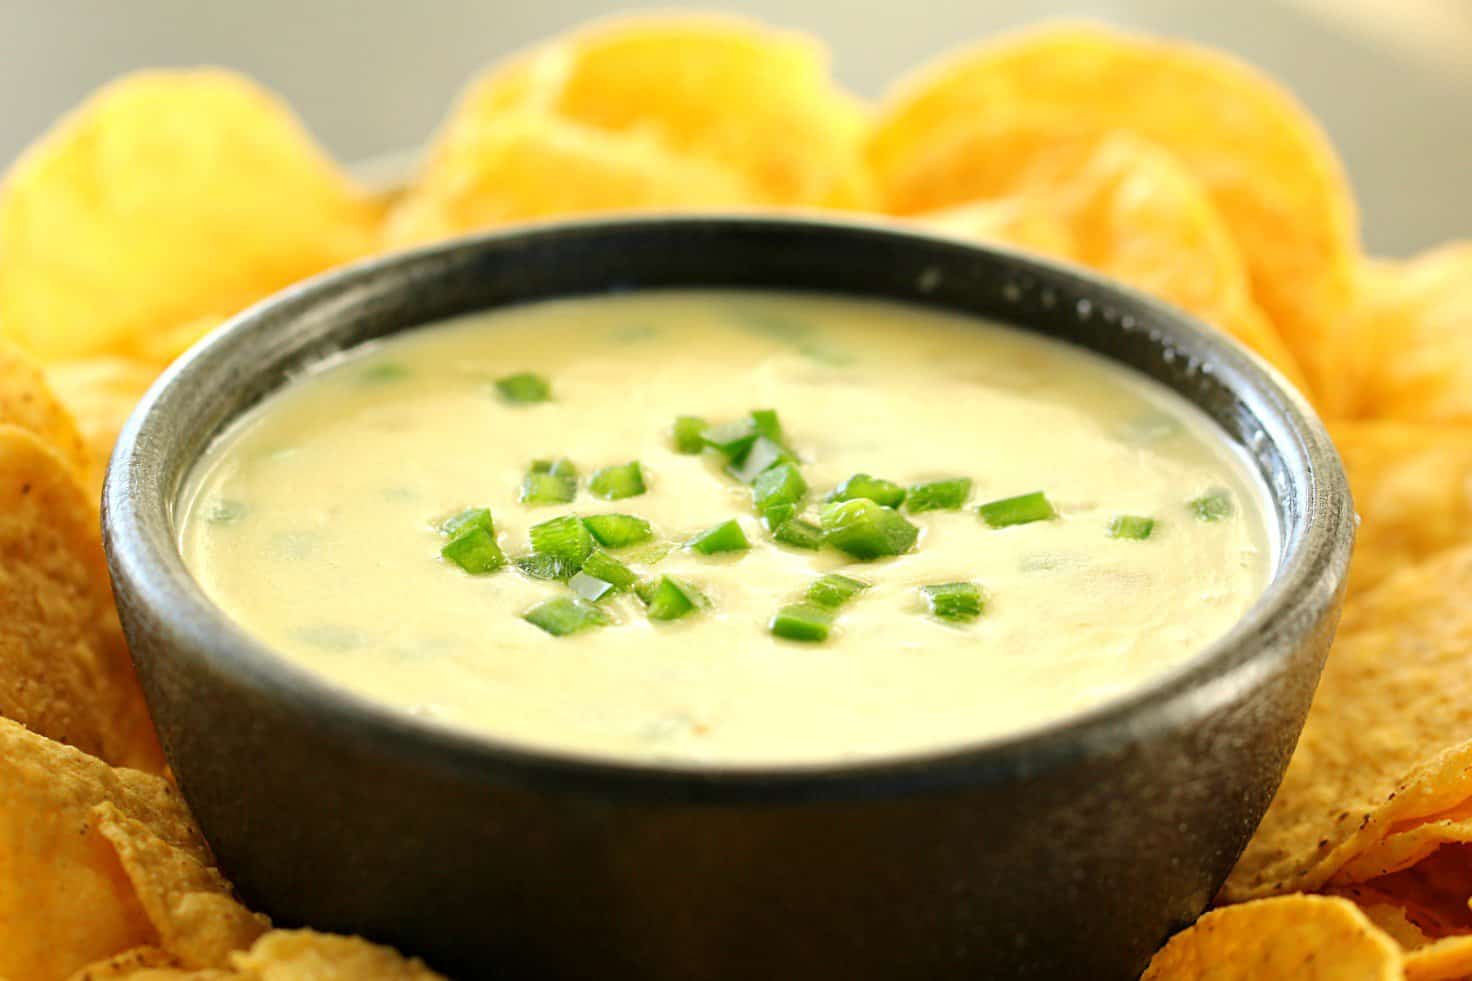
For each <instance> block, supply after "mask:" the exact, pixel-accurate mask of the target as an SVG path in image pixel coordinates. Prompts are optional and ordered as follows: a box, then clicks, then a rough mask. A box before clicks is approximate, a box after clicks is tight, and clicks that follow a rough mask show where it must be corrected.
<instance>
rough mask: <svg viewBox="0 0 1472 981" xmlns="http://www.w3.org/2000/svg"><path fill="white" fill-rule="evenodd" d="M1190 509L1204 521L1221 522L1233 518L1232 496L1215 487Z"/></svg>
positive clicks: (1190, 505)
mask: <svg viewBox="0 0 1472 981" xmlns="http://www.w3.org/2000/svg"><path fill="white" fill-rule="evenodd" d="M1188 507H1190V509H1191V513H1192V514H1194V515H1196V517H1197V518H1198V519H1200V520H1202V521H1221V520H1223V519H1224V518H1230V517H1231V516H1232V495H1231V493H1230V492H1229V491H1227V490H1226V489H1225V488H1221V487H1213V488H1212V489H1211V490H1209V491H1207V492H1206V493H1205V494H1202V495H1201V496H1200V497H1198V498H1196V499H1195V500H1194V501H1191V502H1190V504H1189V505H1188Z"/></svg>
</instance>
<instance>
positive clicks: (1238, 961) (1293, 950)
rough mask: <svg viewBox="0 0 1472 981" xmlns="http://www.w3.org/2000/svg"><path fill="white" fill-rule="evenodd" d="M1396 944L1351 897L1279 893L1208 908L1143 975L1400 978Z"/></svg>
mask: <svg viewBox="0 0 1472 981" xmlns="http://www.w3.org/2000/svg"><path fill="white" fill-rule="evenodd" d="M1404 976H1405V975H1404V973H1403V971H1402V969H1401V951H1400V948H1399V947H1397V946H1396V944H1395V941H1393V940H1391V939H1390V938H1389V937H1388V936H1386V935H1385V934H1384V933H1382V932H1381V931H1380V930H1379V929H1378V928H1376V926H1375V925H1374V924H1373V923H1371V922H1370V921H1369V920H1368V919H1367V918H1366V917H1365V915H1364V913H1362V912H1360V910H1359V909H1358V908H1357V907H1356V906H1355V905H1354V904H1353V903H1351V902H1349V901H1347V900H1344V899H1336V898H1332V897H1327V896H1280V897H1277V898H1275V899H1262V900H1258V901H1257V902H1254V903H1247V904H1246V905H1243V906H1228V907H1226V908H1225V909H1218V910H1213V911H1212V912H1210V913H1207V914H1206V915H1205V916H1203V917H1201V919H1199V920H1197V921H1196V924H1195V925H1194V926H1192V927H1190V928H1188V929H1186V930H1183V931H1182V932H1180V933H1178V934H1176V935H1175V936H1174V937H1172V938H1171V940H1170V942H1169V943H1167V944H1166V945H1165V946H1164V947H1162V948H1161V949H1160V951H1159V953H1157V954H1156V955H1155V958H1154V960H1152V961H1151V962H1150V967H1149V968H1147V969H1146V971H1145V974H1144V976H1143V977H1142V978H1141V981H1235V979H1239V978H1240V979H1241V981H1269V979H1277V978H1282V979H1288V978H1293V979H1296V981H1401V979H1402V978H1404Z"/></svg>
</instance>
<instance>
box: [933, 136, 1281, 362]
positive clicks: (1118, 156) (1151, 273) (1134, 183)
mask: <svg viewBox="0 0 1472 981" xmlns="http://www.w3.org/2000/svg"><path fill="white" fill-rule="evenodd" d="M985 140H986V141H987V142H990V141H993V140H995V141H996V142H999V143H1002V144H1010V143H1020V144H1022V145H1023V146H1025V147H1026V148H1027V152H1026V153H1022V152H1020V151H1019V152H1014V153H1012V154H1010V155H1009V156H1010V157H1011V159H1012V161H1013V166H1014V168H1015V170H1014V173H1013V176H1012V177H1011V178H1009V179H1008V181H1007V182H1006V183H994V185H993V186H994V187H996V188H997V189H999V190H1000V191H1001V192H1002V193H1003V194H1004V195H1007V196H1003V197H999V198H995V199H991V200H990V201H988V202H983V203H982V204H981V205H980V208H981V209H982V210H980V211H978V210H977V208H978V206H977V205H969V206H966V205H963V206H961V208H960V209H959V212H957V211H954V210H946V211H941V212H937V213H931V214H930V215H928V216H922V219H925V220H928V221H929V222H930V223H932V224H933V225H938V226H939V227H941V228H943V229H946V230H949V231H952V232H955V231H959V230H961V229H962V228H963V227H964V222H965V221H966V220H967V219H968V218H974V217H980V218H981V219H982V224H981V226H980V227H979V228H978V237H991V236H993V235H995V233H996V232H997V231H998V230H999V229H997V228H996V227H995V224H992V225H988V222H995V219H996V217H997V216H996V212H995V211H994V210H987V209H988V208H995V207H996V206H997V205H998V204H1003V205H1010V206H1011V208H1012V210H1013V212H1014V213H1020V214H1027V215H1031V216H1033V217H1032V218H1031V220H1027V221H1024V220H1022V218H1021V217H1020V216H1019V217H1017V218H1016V219H1015V220H1014V221H1013V222H1012V224H1011V230H1014V231H1017V232H1021V233H1022V237H1020V238H1019V239H1017V240H1016V244H1018V245H1020V246H1022V247H1025V248H1028V247H1030V248H1033V249H1035V250H1036V249H1038V248H1039V246H1040V245H1041V246H1043V250H1044V251H1047V247H1048V246H1052V247H1053V248H1058V247H1063V248H1066V251H1063V252H1053V253H1052V254H1054V255H1055V256H1057V257H1058V258H1063V259H1067V260H1070V261H1073V262H1077V263H1080V264H1082V265H1085V266H1089V267H1091V268H1093V269H1097V270H1099V271H1100V272H1102V273H1104V274H1106V275H1108V276H1112V277H1114V278H1116V279H1119V280H1122V281H1123V282H1125V283H1128V284H1130V285H1131V286H1134V287H1136V288H1137V289H1141V290H1144V291H1145V292H1147V293H1151V294H1154V295H1155V296H1158V297H1160V298H1161V299H1163V300H1165V301H1166V302H1168V303H1173V304H1175V305H1176V306H1178V307H1181V308H1182V309H1184V310H1187V311H1189V312H1191V313H1194V314H1196V315H1197V316H1199V317H1201V318H1202V319H1203V320H1205V321H1207V322H1208V323H1210V324H1212V325H1213V326H1216V327H1217V328H1219V329H1221V330H1223V331H1225V332H1226V333H1228V334H1231V335H1232V336H1233V337H1236V338H1237V339H1238V340H1239V341H1241V342H1242V343H1243V344H1245V345H1246V346H1247V347H1249V348H1251V349H1252V350H1254V351H1256V352H1257V353H1258V354H1260V355H1262V356H1263V357H1264V358H1266V359H1267V360H1268V361H1269V362H1270V363H1272V364H1273V365H1274V366H1275V367H1276V368H1277V369H1278V370H1279V371H1281V372H1282V373H1283V374H1284V376H1285V377H1287V378H1288V380H1289V381H1290V382H1292V383H1293V384H1295V385H1297V386H1298V387H1299V388H1301V389H1304V390H1305V391H1307V387H1306V382H1305V380H1304V377H1303V373H1302V371H1301V370H1300V369H1299V366H1298V362H1297V360H1296V359H1295V358H1294V356H1293V355H1292V353H1290V352H1289V350H1288V348H1287V346H1286V345H1285V344H1284V343H1283V340H1282V338H1280V337H1279V336H1278V334H1277V333H1276V331H1274V329H1273V326H1272V325H1271V324H1270V323H1269V322H1268V320H1267V318H1266V317H1265V316H1263V314H1262V312H1261V311H1260V310H1259V309H1258V308H1257V306H1256V304H1255V303H1254V302H1253V300H1252V293H1251V280H1250V277H1249V275H1248V268H1247V264H1246V263H1245V262H1244V261H1243V258H1242V255H1241V253H1240V252H1239V251H1238V249H1237V245H1236V242H1235V241H1234V240H1233V238H1232V235H1231V233H1230V231H1229V230H1228V228H1227V225H1226V223H1225V222H1224V221H1223V220H1222V218H1221V215H1220V214H1219V213H1218V212H1217V209H1216V207H1215V206H1214V205H1213V204H1212V202H1211V198H1210V197H1209V196H1208V195H1207V193H1206V191H1205V189H1204V188H1203V187H1202V185H1201V183H1200V182H1199V181H1198V180H1196V178H1195V177H1193V176H1192V175H1191V173H1190V172H1189V171H1188V170H1187V169H1186V168H1185V167H1184V166H1182V165H1181V164H1180V162H1179V161H1177V160H1176V159H1175V157H1174V156H1172V154H1171V153H1170V152H1169V151H1166V150H1164V149H1162V148H1161V147H1158V146H1156V145H1154V144H1152V143H1150V142H1149V141H1148V140H1145V139H1142V138H1141V137H1138V136H1135V135H1133V134H1130V133H1113V134H1109V135H1106V136H1104V137H1102V138H1097V139H1095V138H1088V139H1084V138H1073V139H1071V140H1069V141H1067V143H1066V146H1067V148H1068V149H1067V152H1063V153H1059V152H1054V150H1055V148H1056V147H1057V146H1058V145H1059V144H1055V143H1053V142H1051V141H1050V140H1049V139H1047V138H1046V137H1045V136H1040V135H1039V132H1038V131H1037V130H1036V129H1035V128H1034V127H1032V126H1031V125H1024V126H1022V127H1020V128H1019V127H1011V126H1005V125H1001V124H1000V123H998V122H997V121H991V123H990V124H989V125H988V127H987V129H986V137H985ZM976 154H980V155H983V156H984V155H985V148H984V147H977V148H976ZM1043 216H1046V217H1043ZM1048 223H1051V226H1053V228H1055V229H1063V230H1065V231H1064V233H1063V234H1057V233H1056V232H1055V231H1053V230H1052V229H1050V228H1049V224H1048ZM1007 230H1008V229H1002V231H1003V232H1004V233H1005V232H1006V231H1007Z"/></svg>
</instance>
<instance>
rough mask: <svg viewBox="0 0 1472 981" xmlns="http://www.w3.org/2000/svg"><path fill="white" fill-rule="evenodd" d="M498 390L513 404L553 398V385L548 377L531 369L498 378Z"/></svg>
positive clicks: (544, 400) (524, 403)
mask: <svg viewBox="0 0 1472 981" xmlns="http://www.w3.org/2000/svg"><path fill="white" fill-rule="evenodd" d="M496 391H497V392H500V393H501V398H502V399H504V400H505V401H507V402H509V403H511V404H512V405H531V404H532V403H534V402H546V401H547V400H548V399H550V398H552V386H551V385H549V384H547V379H545V378H543V377H542V376H541V375H537V374H533V373H532V372H530V371H523V372H521V373H519V374H515V375H507V376H506V377H505V378H497V379H496Z"/></svg>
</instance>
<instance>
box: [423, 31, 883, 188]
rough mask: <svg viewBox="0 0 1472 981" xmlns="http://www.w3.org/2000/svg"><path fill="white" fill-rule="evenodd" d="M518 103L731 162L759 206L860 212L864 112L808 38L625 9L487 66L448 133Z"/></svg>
mask: <svg viewBox="0 0 1472 981" xmlns="http://www.w3.org/2000/svg"><path fill="white" fill-rule="evenodd" d="M519 110H531V111H536V112H545V113H550V114H553V115H556V116H559V117H561V118H563V119H566V120H569V121H572V122H575V123H579V124H582V125H585V126H588V127H590V128H593V129H597V130H603V131H607V132H612V133H622V134H642V135H645V136H647V137H650V138H652V139H653V140H654V141H655V142H657V143H658V145H659V146H661V147H663V148H665V149H666V150H667V151H669V152H671V153H673V154H676V155H679V156H682V157H693V158H696V159H700V160H704V161H706V162H707V163H709V164H717V165H720V166H723V167H729V168H732V169H734V170H735V171H736V172H737V173H739V174H741V175H742V176H744V177H745V178H746V179H747V181H749V182H750V184H751V186H752V187H753V188H754V189H755V190H756V191H757V192H758V194H759V196H760V198H761V200H763V201H765V202H767V203H770V204H779V205H817V206H832V207H850V208H858V207H867V206H869V205H871V204H872V203H873V194H872V188H871V186H870V183H869V178H868V172H867V169H866V167H865V165H864V161H863V152H862V142H863V139H864V137H865V135H866V129H867V125H868V119H867V115H868V114H867V110H866V109H865V108H864V107H863V106H862V105H861V104H860V103H859V102H858V100H856V99H855V98H853V97H852V96H850V95H848V94H847V93H845V92H843V91H842V90H841V89H840V88H839V87H838V86H837V85H836V84H835V83H834V82H833V79H832V78H831V76H830V75H829V71H828V56H827V52H826V51H824V50H823V47H822V45H821V44H820V43H818V42H817V41H815V40H813V39H811V38H808V37H804V36H802V35H799V34H795V33H791V32H788V31H778V30H774V29H771V28H768V27H766V26H764V25H762V24H759V23H757V22H755V21H751V20H747V19H744V18H740V17H734V16H727V15H718V14H662V15H648V16H637V17H625V18H618V19H615V20H610V21H605V22H602V23H597V24H593V25H590V26H588V27H585V28H583V29H581V30H579V31H577V32H575V33H573V34H571V35H568V36H565V37H562V38H559V39H557V40H555V41H552V42H550V43H548V44H545V45H542V46H540V47H538V48H534V49H532V50H531V51H528V52H526V53H525V54H523V55H521V56H519V57H517V58H515V59H513V60H512V61H510V62H509V63H507V64H506V65H504V66H498V67H495V68H492V69H491V70H490V71H489V72H488V73H487V74H486V75H485V76H483V77H482V78H480V79H478V80H477V81H475V82H474V83H472V85H471V86H470V88H469V89H468V90H467V92H466V93H465V95H464V96H463V97H462V99H461V100H460V104H459V105H458V106H457V107H456V109H455V110H454V112H453V113H452V115H451V117H450V120H449V122H448V123H447V124H446V126H445V129H444V132H445V134H446V138H447V139H454V134H455V133H456V132H457V131H458V130H460V129H461V128H462V127H469V128H471V129H479V128H480V127H481V126H483V125H484V124H485V122H487V121H489V120H491V119H494V118H497V117H498V116H500V115H502V114H504V113H507V112H515V111H519Z"/></svg>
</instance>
